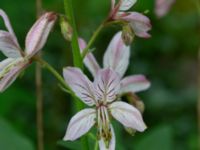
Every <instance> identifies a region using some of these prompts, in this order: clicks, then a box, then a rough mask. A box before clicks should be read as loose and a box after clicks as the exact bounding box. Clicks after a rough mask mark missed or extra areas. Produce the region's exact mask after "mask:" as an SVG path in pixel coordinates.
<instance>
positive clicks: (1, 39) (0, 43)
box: [0, 30, 21, 58]
mask: <svg viewBox="0 0 200 150" xmlns="http://www.w3.org/2000/svg"><path fill="white" fill-rule="evenodd" d="M0 51H1V52H2V53H3V54H4V55H5V56H6V57H10V58H17V57H21V54H20V48H19V47H18V44H17V43H16V42H15V40H14V37H13V36H12V35H11V34H10V33H9V32H6V31H2V30H0Z"/></svg>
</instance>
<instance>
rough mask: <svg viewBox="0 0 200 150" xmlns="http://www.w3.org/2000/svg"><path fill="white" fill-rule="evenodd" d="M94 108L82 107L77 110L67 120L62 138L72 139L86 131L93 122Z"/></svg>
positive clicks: (94, 116)
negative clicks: (80, 109)
mask: <svg viewBox="0 0 200 150" xmlns="http://www.w3.org/2000/svg"><path fill="white" fill-rule="evenodd" d="M95 118H96V114H95V109H91V108H88V109H84V110H82V111H80V112H78V113H77V114H76V115H75V116H73V117H72V119H71V120H70V122H69V125H68V127H67V132H66V134H65V137H64V140H65V141H67V140H70V141H74V140H76V139H78V138H79V137H81V136H82V135H84V134H85V133H87V132H88V131H89V130H90V128H91V127H92V126H93V125H94V124H95Z"/></svg>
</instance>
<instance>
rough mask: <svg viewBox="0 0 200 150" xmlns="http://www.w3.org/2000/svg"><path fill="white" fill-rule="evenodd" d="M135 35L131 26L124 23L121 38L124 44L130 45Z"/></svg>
mask: <svg viewBox="0 0 200 150" xmlns="http://www.w3.org/2000/svg"><path fill="white" fill-rule="evenodd" d="M134 37H135V35H134V32H133V30H132V28H131V26H130V25H129V24H128V25H125V26H123V29H122V39H123V41H124V43H125V44H126V45H130V44H131V43H132V42H133V39H134Z"/></svg>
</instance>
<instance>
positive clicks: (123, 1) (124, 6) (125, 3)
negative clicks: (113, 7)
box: [119, 0, 137, 11]
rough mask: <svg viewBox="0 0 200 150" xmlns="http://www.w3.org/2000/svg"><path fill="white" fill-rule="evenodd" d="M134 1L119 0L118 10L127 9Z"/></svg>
mask: <svg viewBox="0 0 200 150" xmlns="http://www.w3.org/2000/svg"><path fill="white" fill-rule="evenodd" d="M136 2H137V0H121V5H120V8H119V10H120V11H126V10H129V9H130V8H131V7H132V6H133V5H134V4H135V3H136Z"/></svg>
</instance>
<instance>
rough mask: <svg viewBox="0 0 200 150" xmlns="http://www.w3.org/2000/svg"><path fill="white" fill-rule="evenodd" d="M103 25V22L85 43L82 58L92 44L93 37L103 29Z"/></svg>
mask: <svg viewBox="0 0 200 150" xmlns="http://www.w3.org/2000/svg"><path fill="white" fill-rule="evenodd" d="M103 27H104V22H103V23H102V24H101V25H100V26H99V27H98V28H97V30H96V31H95V32H94V34H93V35H92V37H91V39H90V41H89V42H88V44H87V47H86V48H85V49H84V50H83V52H82V58H83V59H84V57H85V56H86V55H87V53H88V52H89V49H90V47H91V46H92V44H93V43H94V41H95V39H96V38H97V36H98V35H99V33H100V31H101V30H102V29H103Z"/></svg>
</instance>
